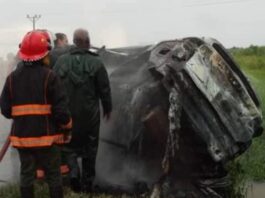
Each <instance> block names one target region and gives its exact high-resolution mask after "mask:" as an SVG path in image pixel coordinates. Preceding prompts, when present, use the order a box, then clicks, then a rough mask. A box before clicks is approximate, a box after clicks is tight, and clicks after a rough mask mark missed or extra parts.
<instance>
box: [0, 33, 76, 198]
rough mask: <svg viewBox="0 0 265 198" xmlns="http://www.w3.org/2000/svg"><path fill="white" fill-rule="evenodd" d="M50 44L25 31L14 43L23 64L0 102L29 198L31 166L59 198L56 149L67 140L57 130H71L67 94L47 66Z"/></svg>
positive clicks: (25, 196)
mask: <svg viewBox="0 0 265 198" xmlns="http://www.w3.org/2000/svg"><path fill="white" fill-rule="evenodd" d="M49 49H50V43H49V38H48V35H47V34H46V33H45V32H43V31H31V32H28V33H27V34H26V35H25V37H24V39H23V41H22V43H21V46H20V50H19V57H20V58H21V60H23V62H22V63H21V66H20V67H19V68H17V69H16V70H15V71H13V72H12V73H11V74H10V75H9V76H8V77H7V80H6V82H5V85H4V88H3V91H2V94H1V100H0V106H1V113H2V114H3V115H4V116H5V117H6V118H12V119H13V124H12V130H11V135H10V140H11V144H12V146H13V147H15V148H17V149H18V152H19V158H20V162H21V173H20V185H21V188H20V189H21V197H22V198H33V197H34V192H33V183H34V179H35V174H36V166H37V165H40V166H41V167H43V169H44V171H45V173H46V179H47V182H48V185H49V189H50V197H51V198H63V189H62V181H61V180H62V179H61V173H60V150H59V148H58V147H57V146H56V144H63V143H67V142H69V141H70V136H69V135H68V134H66V133H62V132H60V130H59V129H71V127H72V120H71V117H70V113H69V111H68V105H67V96H66V94H65V93H64V92H63V86H62V84H61V83H60V79H59V77H57V76H56V75H55V73H53V72H52V71H51V70H50V69H49V68H48V67H47V65H48V64H49Z"/></svg>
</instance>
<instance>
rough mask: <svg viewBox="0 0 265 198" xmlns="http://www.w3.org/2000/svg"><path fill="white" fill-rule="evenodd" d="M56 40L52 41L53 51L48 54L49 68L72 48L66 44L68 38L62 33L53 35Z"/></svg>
mask: <svg viewBox="0 0 265 198" xmlns="http://www.w3.org/2000/svg"><path fill="white" fill-rule="evenodd" d="M55 37H56V39H55V40H54V45H55V46H54V49H52V50H51V52H50V57H51V62H50V67H51V68H53V67H54V65H55V63H56V61H57V59H58V58H59V57H60V56H61V55H63V54H66V53H67V52H69V50H70V49H71V48H72V47H73V46H72V45H69V44H68V38H67V36H66V34H64V33H59V32H58V33H55Z"/></svg>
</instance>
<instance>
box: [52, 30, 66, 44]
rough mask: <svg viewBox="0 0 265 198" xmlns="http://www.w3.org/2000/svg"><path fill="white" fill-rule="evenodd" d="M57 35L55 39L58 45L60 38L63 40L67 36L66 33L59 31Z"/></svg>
mask: <svg viewBox="0 0 265 198" xmlns="http://www.w3.org/2000/svg"><path fill="white" fill-rule="evenodd" d="M55 37H56V39H55V41H54V42H55V45H58V40H63V39H64V38H65V37H67V36H66V34H64V33H61V32H58V33H55Z"/></svg>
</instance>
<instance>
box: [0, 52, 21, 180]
mask: <svg viewBox="0 0 265 198" xmlns="http://www.w3.org/2000/svg"><path fill="white" fill-rule="evenodd" d="M16 62H17V61H16V58H15V55H14V54H13V53H8V54H7V56H6V58H5V59H4V58H2V57H0V93H1V92H2V88H3V86H4V83H5V80H6V77H7V76H8V75H9V73H10V72H11V71H12V70H13V69H14V68H15V65H16ZM0 126H1V131H0V149H1V148H2V146H3V144H4V142H5V141H6V139H7V137H8V135H9V133H10V127H11V120H8V119H6V118H4V117H3V116H2V115H1V114H0ZM18 171H19V162H18V156H17V152H16V151H15V150H14V149H13V148H9V149H8V151H7V153H6V154H5V156H4V159H3V160H2V162H1V163H0V178H1V181H2V182H3V181H4V182H11V181H18V176H19V173H18ZM2 182H1V183H0V185H1V184H2Z"/></svg>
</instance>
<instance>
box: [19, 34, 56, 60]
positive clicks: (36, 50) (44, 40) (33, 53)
mask: <svg viewBox="0 0 265 198" xmlns="http://www.w3.org/2000/svg"><path fill="white" fill-rule="evenodd" d="M50 49H51V46H50V39H49V37H48V35H47V33H45V32H43V31H39V30H33V31H31V32H28V33H27V34H26V35H25V36H24V38H23V40H22V43H21V44H20V49H19V52H18V55H19V58H21V59H22V60H23V61H37V60H40V59H42V58H43V57H45V56H46V55H47V54H48V53H49V50H50Z"/></svg>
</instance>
